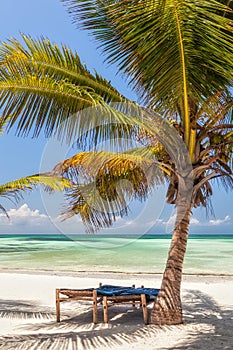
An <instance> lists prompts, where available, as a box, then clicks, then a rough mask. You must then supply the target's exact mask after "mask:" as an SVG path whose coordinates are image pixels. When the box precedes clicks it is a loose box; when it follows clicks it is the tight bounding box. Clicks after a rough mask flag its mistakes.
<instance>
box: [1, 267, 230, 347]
mask: <svg viewBox="0 0 233 350" xmlns="http://www.w3.org/2000/svg"><path fill="white" fill-rule="evenodd" d="M0 281H1V282H0V349H4V350H8V349H15V350H16V349H17V350H18V349H19V350H21V349H22V350H29V349H30V350H33V349H35V350H41V349H43V350H45V349H51V350H69V349H70V350H76V349H77V350H83V349H90V350H92V349H93V350H94V349H98V350H100V349H101V350H102V349H114V350H123V349H128V350H133V349H134V350H141V349H142V350H146V349H150V350H164V349H180V350H181V349H199V350H202V349H203V350H204V349H205V350H206V349H219V350H220V349H221V350H222V349H224V350H225V349H232V330H233V294H232V290H233V276H197V275H194V276H184V278H183V284H182V299H183V309H184V324H182V325H179V326H163V327H160V326H155V325H147V326H146V325H144V323H143V317H142V310H141V309H135V308H133V307H131V306H124V307H123V306H114V307H111V308H110V310H109V323H108V324H104V323H103V322H102V308H101V307H100V308H99V311H98V314H99V323H98V324H97V325H94V324H93V323H92V304H91V303H90V302H83V301H82V302H81V301H79V302H65V303H62V304H61V322H60V323H57V322H56V319H55V315H56V313H55V289H56V288H88V287H97V286H98V284H99V282H102V283H103V284H115V285H119V284H120V285H126V286H129V285H132V284H133V283H135V284H136V286H140V285H141V284H143V285H144V286H146V287H154V288H158V287H159V286H160V281H161V275H155V276H153V275H149V274H148V275H132V274H129V275H127V274H114V273H113V274H106V273H99V274H96V273H93V274H92V273H90V272H89V273H77V274H71V273H69V274H66V275H64V274H63V275H62V274H60V275H58V274H54V273H51V274H50V273H48V272H36V273H35V272H31V273H29V272H10V271H7V272H5V271H2V272H1V273H0Z"/></svg>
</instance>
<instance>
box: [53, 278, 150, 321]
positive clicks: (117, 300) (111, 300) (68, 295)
mask: <svg viewBox="0 0 233 350" xmlns="http://www.w3.org/2000/svg"><path fill="white" fill-rule="evenodd" d="M100 286H101V283H100ZM142 287H143V286H142ZM155 298H156V297H150V299H149V301H148V299H147V298H146V295H145V294H136V295H118V296H112V295H111V296H110V295H109V296H106V295H101V294H100V293H98V295H97V289H93V290H91V289H87V290H79V289H56V317H57V322H60V303H61V302H64V301H78V300H87V301H91V302H92V305H93V323H94V324H97V323H98V304H102V305H103V316H104V323H108V308H109V307H111V306H113V305H122V304H131V305H133V306H136V305H139V306H140V307H142V312H143V320H144V323H145V324H148V310H147V304H148V303H149V302H152V301H154V300H155Z"/></svg>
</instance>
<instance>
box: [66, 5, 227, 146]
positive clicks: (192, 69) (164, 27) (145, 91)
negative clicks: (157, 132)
mask: <svg viewBox="0 0 233 350" xmlns="http://www.w3.org/2000/svg"><path fill="white" fill-rule="evenodd" d="M63 2H64V3H65V4H66V5H67V6H68V11H69V12H70V13H71V15H72V16H73V19H74V21H75V22H76V23H77V24H78V25H79V26H80V27H83V28H84V29H88V30H90V31H91V32H92V34H93V35H94V37H95V38H96V39H97V40H98V41H99V42H100V43H101V47H102V49H103V52H104V53H106V54H107V60H108V61H109V62H118V66H119V70H120V71H122V72H124V73H125V74H126V75H128V76H130V77H131V83H133V85H134V87H135V88H136V90H137V91H138V92H139V93H140V94H141V96H142V99H143V100H144V101H145V102H146V103H147V104H148V105H150V106H158V105H162V107H163V109H166V107H167V108H168V109H169V111H170V112H171V111H172V110H173V111H176V110H177V105H179V106H180V110H181V112H182V113H181V117H182V120H183V123H184V125H185V135H186V143H188V139H189V113H190V111H189V107H188V104H189V103H188V99H189V98H190V97H192V99H194V100H196V101H202V102H203V100H205V98H207V97H209V96H210V95H211V94H215V93H216V92H218V91H219V90H222V89H223V88H224V87H225V86H226V85H228V86H230V85H232V68H233V55H232V52H233V36H232V29H233V22H232V19H231V18H230V17H232V9H231V8H230V7H229V6H227V4H228V5H229V2H227V1H225V2H223V1H222V2H223V3H221V2H219V1H215V0H208V1H207V0H203V1H198V0H195V1H192V2H190V1H187V0H186V1H183V0H182V1H181V0H176V1H174V0H170V1H159V0H157V1H156V0H153V1H151V0H144V1H139V0H138V1H133V0H118V1H116V0H107V1H104V2H103V1H99V0H93V1H90V0H86V1H85V0H63ZM231 5H232V4H231ZM209 52H211V55H210V54H209ZM223 52H224V55H223V54H222V53H223Z"/></svg>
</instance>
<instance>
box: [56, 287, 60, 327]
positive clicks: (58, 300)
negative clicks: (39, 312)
mask: <svg viewBox="0 0 233 350" xmlns="http://www.w3.org/2000/svg"><path fill="white" fill-rule="evenodd" d="M56 316H57V322H60V299H59V289H56Z"/></svg>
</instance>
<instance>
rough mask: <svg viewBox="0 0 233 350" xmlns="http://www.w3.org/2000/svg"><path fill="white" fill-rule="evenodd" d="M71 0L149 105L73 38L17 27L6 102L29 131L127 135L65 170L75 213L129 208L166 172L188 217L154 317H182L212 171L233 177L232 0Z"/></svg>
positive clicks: (90, 221) (4, 60)
mask: <svg viewBox="0 0 233 350" xmlns="http://www.w3.org/2000/svg"><path fill="white" fill-rule="evenodd" d="M63 1H64V2H65V3H66V4H67V5H69V11H70V12H71V13H72V15H73V16H74V20H75V21H78V22H79V23H81V25H82V26H83V27H84V28H86V29H89V30H91V31H92V33H93V34H94V36H95V37H96V39H97V40H99V41H100V42H101V46H102V48H103V51H104V52H105V53H107V59H108V61H110V62H117V63H118V66H119V71H122V72H124V73H125V74H126V76H128V77H130V81H131V84H132V86H133V88H134V89H136V91H137V92H138V94H139V96H140V97H141V101H142V106H141V107H139V106H138V105H137V104H135V103H133V102H130V101H128V100H127V99H126V98H125V97H124V96H122V95H121V94H120V93H119V92H118V91H117V90H116V89H114V88H113V87H112V86H111V84H110V83H109V82H108V81H106V80H105V79H103V78H102V77H100V76H99V75H98V74H97V73H95V74H91V73H90V72H89V71H88V70H87V69H86V67H85V66H84V65H82V64H81V62H80V60H79V57H78V55H77V54H76V53H73V52H71V51H70V50H69V49H68V48H67V47H65V46H63V47H62V49H60V48H59V47H58V46H57V45H56V44H51V43H50V42H49V40H45V39H41V40H38V41H35V40H33V39H32V38H30V37H26V36H23V40H24V45H23V44H21V43H20V42H19V41H17V40H14V39H11V40H10V41H9V42H8V43H2V46H1V48H0V101H1V103H0V107H1V108H2V109H3V115H4V116H5V117H7V116H8V115H11V119H10V121H9V123H8V127H9V128H10V127H12V126H13V125H14V124H16V125H17V130H18V134H19V135H27V134H28V133H29V132H30V130H32V129H33V130H34V136H37V135H38V134H39V133H40V131H41V130H45V133H46V135H47V136H50V135H51V134H52V133H53V132H55V133H57V134H58V136H59V137H60V138H64V137H65V138H66V139H67V140H68V141H70V140H73V139H75V138H76V139H77V142H78V144H79V145H82V146H83V148H84V150H85V147H88V146H90V144H91V145H93V146H94V147H95V146H96V145H97V144H98V142H99V141H100V140H107V139H110V140H112V143H116V142H117V140H118V139H123V138H124V137H126V138H127V142H125V143H124V142H122V141H121V143H120V144H119V150H120V151H118V152H110V151H108V152H106V151H94V152H90V151H86V152H81V153H80V154H77V155H76V156H74V157H72V158H70V159H67V160H65V161H62V162H61V163H59V164H58V165H57V166H56V167H55V169H54V171H53V174H54V175H59V176H60V175H64V176H66V177H67V178H68V179H71V180H72V181H73V182H74V183H75V184H74V186H73V187H72V189H71V190H70V191H69V193H68V199H69V203H70V205H69V207H68V209H67V211H66V212H65V213H64V215H65V216H67V217H70V216H72V215H76V214H80V215H81V217H82V218H83V220H84V222H85V223H86V225H87V227H88V229H89V230H95V229H99V228H102V227H108V226H110V225H112V223H113V222H114V220H116V217H117V216H118V215H119V214H120V215H125V214H127V210H128V206H127V198H128V196H131V195H132V193H133V195H134V196H135V197H136V198H139V199H143V198H145V197H147V195H148V193H149V191H150V188H151V187H153V186H154V185H155V184H157V183H159V182H161V181H162V176H161V172H162V173H163V175H164V178H165V179H167V181H168V183H169V185H168V190H167V201H168V203H171V204H174V205H175V206H176V207H177V218H176V222H175V226H174V232H173V236H172V241H171V247H170V250H169V253H168V260H167V264H166V268H165V272H164V275H163V280H162V285H161V289H160V293H159V296H158V298H157V300H156V303H155V305H154V308H153V310H152V313H151V322H152V323H157V324H178V323H181V322H182V306H181V298H180V288H181V278H182V265H183V260H184V255H185V250H186V244H187V238H188V229H189V224H190V216H191V212H192V209H193V208H195V207H198V206H201V205H202V206H207V204H208V199H209V198H210V196H211V195H212V187H211V181H213V180H216V181H217V180H218V179H219V180H222V182H223V184H224V186H225V187H226V188H232V186H233V176H232V143H233V139H232V133H233V124H232V113H231V110H232V95H231V86H232V68H233V60H232V58H233V57H232V48H233V36H232V27H233V22H232V13H233V12H232V8H233V5H232V2H231V1H216V0H208V1H205V0H203V1H201V2H200V1H197V0H195V1H192V2H190V1H188V0H167V1H165V0H164V1H162V0H160V1H159V0H157V1H156V0H144V1H140V0H118V1H117V0H106V1H104V2H102V1H99V0H93V1H90V0H86V1H85V0H82V1H81V0H80V1H79V0H63ZM223 53H224V54H223ZM96 108H97V110H96ZM83 110H85V113H83V112H82V111H83ZM96 111H97V112H96ZM157 113H159V114H160V115H162V116H163V118H164V119H165V120H164V122H163V121H161V119H160V118H157ZM70 115H74V116H73V117H72V118H69V116H70ZM168 131H169V132H168ZM168 136H169V137H168ZM138 144H140V146H139V145H138ZM182 145H185V147H186V149H187V152H185V147H183V146H182ZM179 151H180V152H179ZM181 151H182V152H181ZM186 153H188V155H189V159H188V157H187V154H186ZM119 180H129V181H130V182H131V183H132V187H128V186H123V185H121V184H122V182H120V186H119V185H118V184H119ZM123 183H124V182H123ZM117 185H118V186H117ZM132 188H133V191H132Z"/></svg>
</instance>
